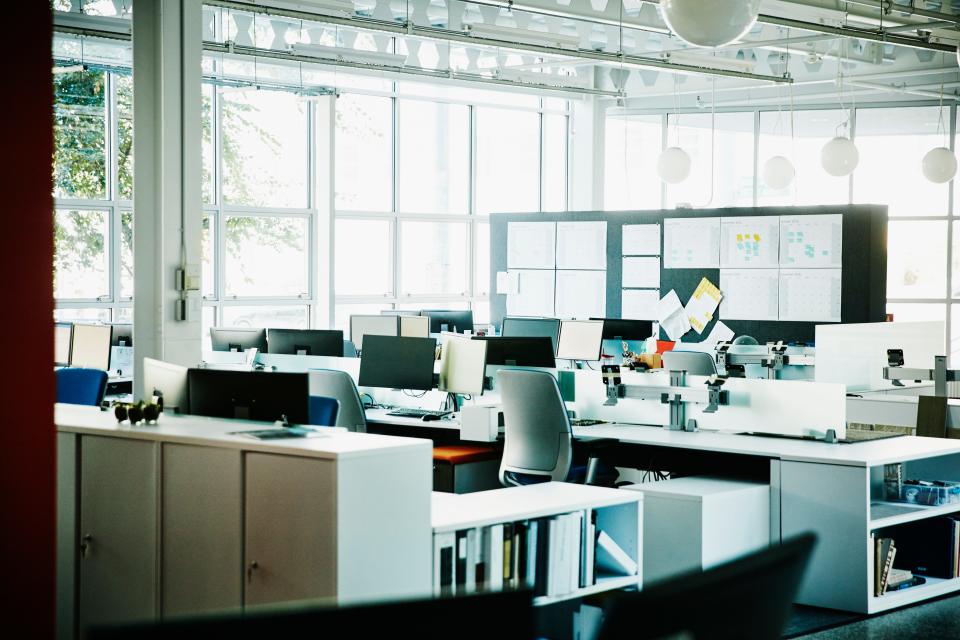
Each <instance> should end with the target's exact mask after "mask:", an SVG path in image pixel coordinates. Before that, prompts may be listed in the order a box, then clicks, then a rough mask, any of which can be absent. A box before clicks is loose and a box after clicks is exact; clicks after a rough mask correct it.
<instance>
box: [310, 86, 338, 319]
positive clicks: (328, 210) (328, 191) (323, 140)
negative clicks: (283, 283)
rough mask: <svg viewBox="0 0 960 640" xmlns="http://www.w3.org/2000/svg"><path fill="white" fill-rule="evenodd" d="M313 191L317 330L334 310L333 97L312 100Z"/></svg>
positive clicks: (334, 114)
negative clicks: (314, 152)
mask: <svg viewBox="0 0 960 640" xmlns="http://www.w3.org/2000/svg"><path fill="white" fill-rule="evenodd" d="M315 105H316V108H315V109H314V113H315V114H316V120H315V126H316V134H315V135H314V142H315V149H316V154H315V163H314V166H315V172H314V173H315V176H314V180H315V190H314V193H315V194H316V196H315V197H316V204H315V205H314V207H315V208H316V210H317V218H316V225H315V227H316V232H315V235H314V243H315V246H316V254H317V262H316V264H317V271H316V274H315V282H316V287H317V290H316V300H317V315H316V325H317V327H318V328H320V329H327V328H330V327H333V323H334V319H333V311H334V304H333V303H334V291H333V282H334V259H335V253H336V247H335V246H334V237H335V236H334V219H333V210H334V155H333V154H334V138H336V114H337V98H336V96H335V95H332V94H331V95H327V96H321V97H319V98H317V101H316V103H315Z"/></svg>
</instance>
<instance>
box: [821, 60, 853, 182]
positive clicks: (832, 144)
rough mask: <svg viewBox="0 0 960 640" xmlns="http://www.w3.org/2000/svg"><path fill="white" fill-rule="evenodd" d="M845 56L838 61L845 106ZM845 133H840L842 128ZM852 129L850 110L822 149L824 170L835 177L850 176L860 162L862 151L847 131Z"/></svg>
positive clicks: (839, 79)
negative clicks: (848, 135) (834, 134)
mask: <svg viewBox="0 0 960 640" xmlns="http://www.w3.org/2000/svg"><path fill="white" fill-rule="evenodd" d="M843 62H844V60H843V57H842V56H841V58H840V59H839V60H838V61H837V83H838V85H839V87H840V96H839V97H840V107H841V108H843V72H842V68H843ZM841 128H842V129H843V131H844V135H840V129H841ZM849 130H850V111H847V119H846V120H845V121H844V122H843V123H842V124H840V125H839V126H838V127H837V132H836V133H837V135H836V136H834V137H833V139H831V140H830V141H829V142H827V144H825V145H823V148H822V149H821V150H820V164H821V165H822V166H823V170H824V171H826V172H827V173H829V174H830V175H832V176H833V177H835V178H842V177H844V176H848V175H850V174H851V173H853V171H854V170H855V169H856V168H857V165H858V164H860V151H858V150H857V145H855V144H854V143H853V140H851V139H850V138H849V137H847V135H846V133H847V132H848V131H849Z"/></svg>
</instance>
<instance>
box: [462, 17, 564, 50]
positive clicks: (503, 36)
mask: <svg viewBox="0 0 960 640" xmlns="http://www.w3.org/2000/svg"><path fill="white" fill-rule="evenodd" d="M466 31H467V33H468V34H469V35H474V36H478V38H491V39H493V40H501V41H505V42H518V43H522V44H540V45H544V46H548V47H557V48H559V49H569V50H571V51H576V50H577V49H579V48H580V37H579V36H565V35H560V34H557V33H546V32H543V31H530V30H529V29H514V28H513V27H501V26H499V25H495V24H483V23H482V22H477V23H474V24H471V25H468V26H467V29H466Z"/></svg>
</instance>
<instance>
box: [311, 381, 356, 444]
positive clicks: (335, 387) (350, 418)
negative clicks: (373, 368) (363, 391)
mask: <svg viewBox="0 0 960 640" xmlns="http://www.w3.org/2000/svg"><path fill="white" fill-rule="evenodd" d="M307 375H309V376H310V396H311V398H310V400H311V402H312V401H313V396H326V397H328V398H336V400H337V401H338V402H339V403H340V411H339V413H338V414H337V421H336V424H335V426H337V427H346V428H347V430H348V431H359V432H360V433H365V432H366V430H367V416H366V414H365V413H364V410H363V402H361V401H360V393H359V392H358V391H357V385H355V384H354V383H353V378H351V377H350V374H349V373H347V372H346V371H337V370H334V369H311V370H310V371H309V372H307Z"/></svg>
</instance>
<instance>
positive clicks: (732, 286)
mask: <svg viewBox="0 0 960 640" xmlns="http://www.w3.org/2000/svg"><path fill="white" fill-rule="evenodd" d="M778 276H779V270H777V269H721V270H720V290H721V291H722V292H723V301H722V302H721V303H720V317H721V318H724V319H725V320H777V319H779V317H780V310H779V307H778V299H779V288H780V279H779V277H778Z"/></svg>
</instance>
